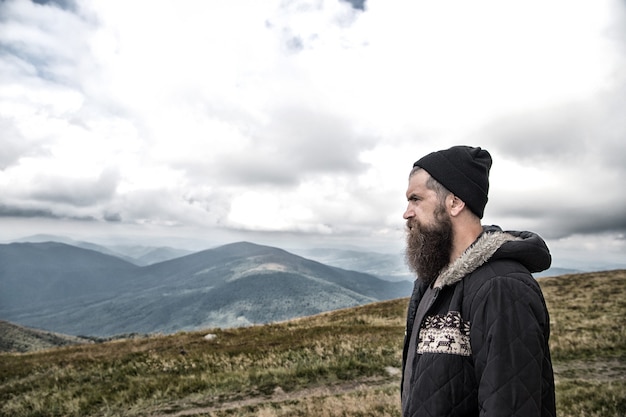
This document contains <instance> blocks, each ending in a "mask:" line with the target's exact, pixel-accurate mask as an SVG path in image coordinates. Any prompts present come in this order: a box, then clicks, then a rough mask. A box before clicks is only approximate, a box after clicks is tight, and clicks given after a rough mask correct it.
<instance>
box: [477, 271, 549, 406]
mask: <svg viewBox="0 0 626 417" xmlns="http://www.w3.org/2000/svg"><path fill="white" fill-rule="evenodd" d="M470 320H471V323H470V329H471V330H470V343H471V346H472V355H473V358H474V366H475V372H476V378H477V382H478V405H479V409H480V416H483V417H492V416H519V417H533V416H541V415H542V384H546V383H549V382H547V381H543V375H544V372H542V366H545V363H544V359H545V357H546V355H547V354H549V353H548V352H546V351H547V350H548V340H547V339H548V337H549V318H548V313H547V309H546V307H545V302H544V301H543V296H542V294H541V290H540V289H539V285H538V284H537V282H536V281H535V280H534V278H532V277H531V276H530V275H529V274H516V275H513V276H498V277H495V278H492V279H490V280H488V281H487V282H485V283H484V284H483V285H482V286H481V288H480V289H479V290H478V291H477V293H476V296H475V298H474V299H473V301H472V308H471V319H470ZM548 357H549V356H548Z"/></svg>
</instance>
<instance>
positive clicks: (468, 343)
mask: <svg viewBox="0 0 626 417" xmlns="http://www.w3.org/2000/svg"><path fill="white" fill-rule="evenodd" d="M491 164H492V159H491V155H490V154H489V152H487V151H486V150H484V149H481V148H474V147H469V146H454V147H452V148H450V149H446V150H441V151H437V152H433V153H430V154H428V155H426V156H424V157H423V158H421V159H419V160H418V161H417V162H415V164H414V165H413V169H412V170H411V173H410V175H409V186H408V189H407V193H406V197H407V200H408V207H407V209H406V212H405V213H404V218H405V219H406V221H407V249H406V258H407V263H408V264H409V267H410V268H411V269H412V270H413V271H414V272H415V273H416V275H417V279H416V281H415V286H414V290H413V294H412V296H411V300H410V302H409V307H408V312H407V326H406V336H405V342H404V350H403V359H402V369H403V377H402V385H401V394H402V415H403V416H404V417H420V416H428V417H437V416H441V417H444V416H445V417H451V416H485V417H487V416H508V417H510V416H519V417H533V416H541V417H553V416H555V415H556V410H555V397H554V375H553V371H552V362H551V359H550V350H549V346H548V338H549V335H550V319H549V316H548V310H547V308H546V304H545V301H544V298H543V294H542V292H541V289H540V287H539V285H538V284H537V281H536V280H535V279H534V278H533V276H532V275H531V273H533V272H540V271H543V270H545V269H547V268H549V267H550V263H551V256H550V252H549V250H548V247H547V246H546V244H545V242H544V241H543V239H541V237H539V236H538V235H536V234H534V233H532V232H513V231H507V232H504V231H502V230H501V229H500V228H499V227H497V226H487V227H485V226H482V224H481V219H482V217H483V213H484V209H485V206H486V204H487V196H488V191H489V170H490V168H491Z"/></svg>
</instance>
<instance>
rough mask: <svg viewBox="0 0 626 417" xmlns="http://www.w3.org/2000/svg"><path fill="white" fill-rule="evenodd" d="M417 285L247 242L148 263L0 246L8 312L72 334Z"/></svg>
mask: <svg viewBox="0 0 626 417" xmlns="http://www.w3.org/2000/svg"><path fill="white" fill-rule="evenodd" d="M35 260H36V261H35ZM410 291H411V283H410V282H408V281H407V282H389V281H384V280H382V279H379V278H377V277H374V276H372V275H368V274H364V273H360V272H355V271H347V270H344V269H340V268H336V267H330V266H327V265H324V264H321V263H319V262H315V261H311V260H308V259H305V258H302V257H300V256H297V255H294V254H291V253H289V252H286V251H284V250H282V249H278V248H273V247H268V246H261V245H255V244H252V243H247V242H240V243H234V244H230V245H225V246H221V247H218V248H214V249H210V250H205V251H202V252H198V253H194V254H190V255H186V256H182V257H179V258H176V259H172V260H168V261H165V262H159V263H156V264H152V265H149V266H144V267H139V266H137V265H134V264H132V263H129V262H126V261H123V260H121V259H119V258H116V257H113V256H109V255H105V254H102V253H99V252H96V251H91V250H86V249H82V248H77V247H73V246H71V245H67V244H61V243H54V242H46V243H14V244H9V245H0V318H2V319H3V320H7V321H10V322H14V323H18V324H21V325H25V326H29V327H35V328H40V329H46V330H50V331H54V332H59V333H66V334H71V335H83V336H97V337H108V336H113V335H116V334H124V333H156V332H162V333H173V332H177V331H181V330H194V329H198V328H206V327H236V326H245V325H250V324H259V323H269V322H276V321H283V320H288V319H291V318H294V317H302V316H308V315H312V314H317V313H320V312H323V311H329V310H335V309H339V308H345V307H351V306H357V305H362V304H366V303H371V302H374V301H379V300H386V299H393V298H398V297H403V296H406V295H407V294H409V293H410Z"/></svg>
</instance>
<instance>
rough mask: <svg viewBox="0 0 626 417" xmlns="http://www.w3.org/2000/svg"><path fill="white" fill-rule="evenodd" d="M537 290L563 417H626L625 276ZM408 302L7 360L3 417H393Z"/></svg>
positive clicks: (3, 359) (585, 277) (0, 358)
mask: <svg viewBox="0 0 626 417" xmlns="http://www.w3.org/2000/svg"><path fill="white" fill-rule="evenodd" d="M540 283H541V286H542V287H543V289H544V293H545V296H546V300H547V303H548V306H549V309H550V312H551V317H552V323H553V325H552V329H553V330H552V339H551V349H552V353H553V358H554V365H555V375H556V378H557V406H558V412H559V416H561V417H574V416H602V417H617V416H624V415H626V377H625V375H626V333H625V323H624V314H625V313H626V271H611V272H605V273H595V274H581V275H571V276H563V277H558V278H544V279H541V280H540ZM406 302H407V300H406V299H402V300H393V301H388V302H383V303H375V304H370V305H367V306H363V307H358V308H354V309H346V310H340V311H336V312H331V313H326V314H322V315H319V316H315V317H309V318H305V319H299V320H294V321H290V322H285V323H276V324H271V325H265V326H254V327H249V328H241V329H227V330H220V329H214V330H207V331H206V332H202V333H200V332H193V333H180V334H176V335H171V336H154V337H150V338H136V339H128V340H120V341H113V342H107V343H100V344H94V345H82V346H73V347H65V348H59V349H54V350H48V351H43V352H37V353H31V354H2V355H0V416H3V417H9V416H11V417H26V416H28V417H36V416H41V417H44V416H103V417H104V416H107V417H113V416H150V415H151V416H215V417H217V416H220V417H221V416H235V415H237V416H253V415H254V416H267V417H273V416H276V417H279V416H280V417H282V416H316V417H318V416H322V417H324V416H328V417H334V416H343V417H356V416H381V415H385V416H399V415H400V412H399V376H398V374H397V368H399V366H400V355H401V352H400V350H401V344H402V339H403V335H404V315H405V309H406ZM209 332H210V333H214V334H215V335H216V336H217V337H216V338H215V339H214V340H212V341H207V340H205V339H204V337H203V336H204V335H205V334H206V333H209ZM390 370H396V372H395V373H393V372H390Z"/></svg>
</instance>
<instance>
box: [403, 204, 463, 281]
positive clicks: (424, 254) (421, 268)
mask: <svg viewBox="0 0 626 417" xmlns="http://www.w3.org/2000/svg"><path fill="white" fill-rule="evenodd" d="M435 220H436V222H435V224H434V225H424V224H421V223H419V222H418V221H416V220H414V219H409V220H408V221H407V229H408V231H407V236H406V261H407V264H408V266H409V268H411V270H412V271H413V272H415V273H416V274H417V278H418V279H419V280H420V281H422V282H425V283H427V284H428V285H430V284H432V283H433V282H434V281H435V279H437V277H438V276H439V273H440V272H441V270H442V269H443V268H444V267H446V266H447V265H448V264H449V263H450V254H451V253H452V237H453V232H452V221H451V220H450V216H449V215H448V214H447V213H446V212H445V211H444V209H443V208H442V207H440V208H438V209H437V210H436V211H435Z"/></svg>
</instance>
